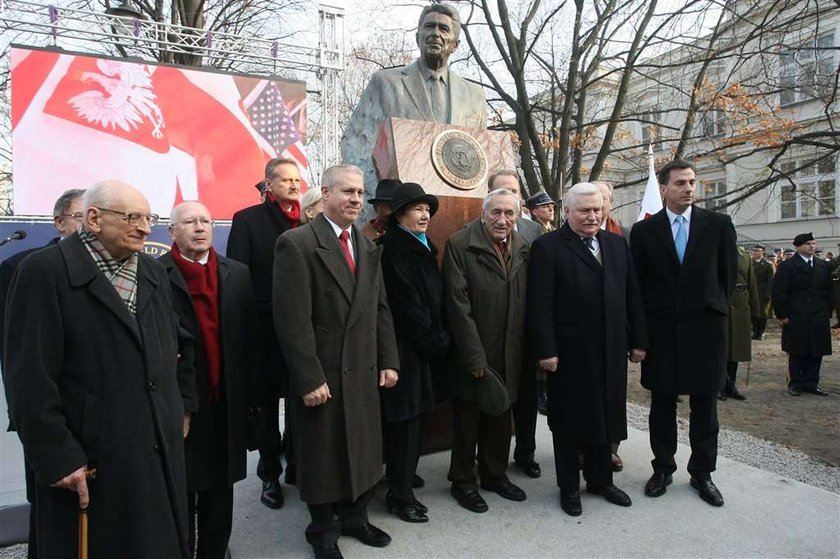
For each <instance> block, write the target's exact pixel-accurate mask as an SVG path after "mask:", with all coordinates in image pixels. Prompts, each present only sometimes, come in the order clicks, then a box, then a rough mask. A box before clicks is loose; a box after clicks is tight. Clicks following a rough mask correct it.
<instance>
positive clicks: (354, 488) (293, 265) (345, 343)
mask: <svg viewBox="0 0 840 559" xmlns="http://www.w3.org/2000/svg"><path fill="white" fill-rule="evenodd" d="M352 238H353V243H354V246H355V249H354V253H355V263H356V275H355V276H353V274H352V273H351V272H350V268H349V267H348V265H347V261H346V260H345V259H344V255H343V254H342V251H341V246H340V245H339V242H338V236H337V235H336V234H335V232H334V231H333V229H332V227H331V226H330V223H329V222H328V221H327V219H326V218H325V217H324V215H323V214H321V215H318V216H317V217H315V219H314V220H312V222H310V223H308V224H306V225H303V226H301V227H298V228H297V229H294V230H292V231H288V232H286V233H284V234H283V235H281V236H280V238H279V239H277V248H276V251H275V252H276V256H275V258H274V267H275V271H274V316H275V320H276V326H277V334H278V336H279V339H280V345H281V347H282V348H283V353H284V354H285V355H286V359H287V362H288V365H289V378H290V393H289V399H288V403H289V405H290V406H291V410H292V413H291V416H292V421H293V422H294V423H293V429H294V433H295V437H294V443H295V458H296V460H297V468H298V478H297V483H298V489H299V490H300V498H301V500H303V501H304V502H306V503H309V504H324V503H333V502H336V501H340V500H342V499H354V500H355V499H357V498H358V497H359V496H360V495H362V494H363V493H365V492H366V491H368V490H369V489H370V488H371V487H373V486H374V485H375V484H376V483H377V482H378V481H379V480H380V479H381V478H382V414H381V410H380V400H379V391H380V389H379V371H380V370H382V369H397V370H398V369H399V357H398V354H397V343H396V340H395V339H394V324H393V320H392V318H391V311H390V309H389V308H388V300H387V297H386V295H385V287H384V285H383V281H382V271H381V268H380V255H381V251H382V248H381V247H377V246H375V245H374V244H373V243H372V242H371V241H370V240H368V239H367V238H366V237H365V236H364V235H362V233H361V231H360V230H359V228H358V227H356V226H355V225H354V226H353V233H352ZM324 383H326V384H327V386H328V387H329V389H330V393H331V395H332V398H331V399H330V400H328V401H327V402H326V403H325V404H322V405H320V406H315V407H305V406H304V405H303V396H304V395H305V394H307V393H309V392H312V391H313V390H315V389H316V388H318V387H320V386H322V385H323V384H324Z"/></svg>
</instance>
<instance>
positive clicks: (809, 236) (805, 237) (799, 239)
mask: <svg viewBox="0 0 840 559" xmlns="http://www.w3.org/2000/svg"><path fill="white" fill-rule="evenodd" d="M813 240H814V234H813V233H800V234H798V235H797V236H796V237H794V238H793V246H795V247H798V246H802V245H804V244H805V243H807V242H808V241H813Z"/></svg>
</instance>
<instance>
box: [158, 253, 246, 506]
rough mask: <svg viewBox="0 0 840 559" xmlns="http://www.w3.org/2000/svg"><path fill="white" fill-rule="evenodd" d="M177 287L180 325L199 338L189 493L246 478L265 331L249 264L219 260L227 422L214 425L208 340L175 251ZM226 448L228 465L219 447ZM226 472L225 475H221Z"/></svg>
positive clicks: (170, 264)
mask: <svg viewBox="0 0 840 559" xmlns="http://www.w3.org/2000/svg"><path fill="white" fill-rule="evenodd" d="M158 260H159V262H160V263H161V264H163V265H164V267H165V268H166V272H167V273H168V274H169V282H170V284H171V286H172V299H173V301H172V308H173V310H174V311H175V313H176V314H177V315H178V317H179V319H180V322H181V326H182V327H183V328H184V329H185V330H187V331H188V332H189V333H190V334H191V335H192V336H193V338H194V340H195V375H196V376H195V383H196V388H197V390H198V411H197V412H196V413H193V414H192V418H191V420H190V433H189V436H187V439H186V441H185V443H184V444H185V447H186V448H185V451H186V465H187V486H188V489H189V491H190V492H196V491H201V490H204V489H214V488H218V487H220V486H221V487H225V486H231V485H233V484H234V483H235V482H237V481H239V480H241V479H244V478H245V473H246V463H245V462H246V458H247V443H248V410H249V408H250V407H251V406H252V405H253V403H254V402H255V399H256V396H257V395H256V393H255V392H256V386H255V380H256V379H255V377H256V374H257V371H256V367H257V360H258V353H257V352H258V351H259V350H260V337H259V336H260V333H259V330H258V322H257V310H256V305H255V303H254V294H253V290H252V287H251V277H250V275H249V274H248V268H246V267H245V266H244V265H243V264H240V263H239V262H236V261H235V260H230V259H227V258H224V257H222V256H219V257H218V263H219V320H220V323H221V331H220V338H221V339H220V340H219V343H220V344H221V346H222V379H221V381H222V384H221V389H222V399H221V402H220V404H219V405H221V406H222V408H223V409H224V413H223V414H220V417H224V418H225V419H226V423H224V424H223V425H216V424H215V423H214V417H213V415H211V414H209V413H208V407H209V406H210V405H211V404H210V399H209V391H210V390H209V386H208V382H207V371H206V361H205V360H206V357H205V352H204V339H203V338H202V335H201V330H200V327H199V323H198V318H197V316H196V314H195V308H194V307H193V302H192V298H191V297H190V293H189V290H188V289H187V283H186V281H185V280H184V276H183V275H182V274H181V270H180V269H179V268H178V266H177V265H176V264H175V261H174V260H173V256H172V253H171V252H170V253H167V254H165V255H164V256H162V257H160V258H159V259H158ZM220 446H221V447H223V448H225V447H226V452H225V456H226V457H227V460H226V461H224V462H225V463H220V462H223V461H221V460H220V457H219V454H218V448H219V447H220ZM222 474H223V479H219V476H220V475H222Z"/></svg>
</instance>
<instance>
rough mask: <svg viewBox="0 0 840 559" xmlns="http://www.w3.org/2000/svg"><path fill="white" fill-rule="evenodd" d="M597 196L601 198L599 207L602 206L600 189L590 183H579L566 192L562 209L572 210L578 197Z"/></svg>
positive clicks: (602, 199)
mask: <svg viewBox="0 0 840 559" xmlns="http://www.w3.org/2000/svg"><path fill="white" fill-rule="evenodd" d="M595 194H597V195H598V196H599V197H600V198H601V205H603V204H604V195H603V194H601V189H600V188H598V187H597V186H595V185H594V184H592V183H591V182H579V183H577V184H576V185H574V186H572V188H570V189H569V190H567V191H566V195H565V196H563V207H564V208H572V207H574V205H575V202H577V198H578V197H579V196H593V195H595Z"/></svg>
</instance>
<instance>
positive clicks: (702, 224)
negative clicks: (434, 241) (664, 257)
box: [674, 206, 708, 262]
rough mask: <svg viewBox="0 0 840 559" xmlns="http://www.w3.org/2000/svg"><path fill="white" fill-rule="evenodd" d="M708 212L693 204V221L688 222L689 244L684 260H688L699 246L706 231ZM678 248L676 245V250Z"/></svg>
mask: <svg viewBox="0 0 840 559" xmlns="http://www.w3.org/2000/svg"><path fill="white" fill-rule="evenodd" d="M707 217H708V215H707V212H706V210H704V209H703V208H698V207H697V206H693V207H692V209H691V223H689V224H688V245H686V247H685V259H684V262H688V259H689V258H691V255H692V253H693V252H694V249H696V248H697V245H698V244H699V243H700V240H701V239H702V238H703V236H704V231H705V229H706V225H707V219H706V218H707ZM676 250H677V248H676V245H675V246H674V252H676Z"/></svg>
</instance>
